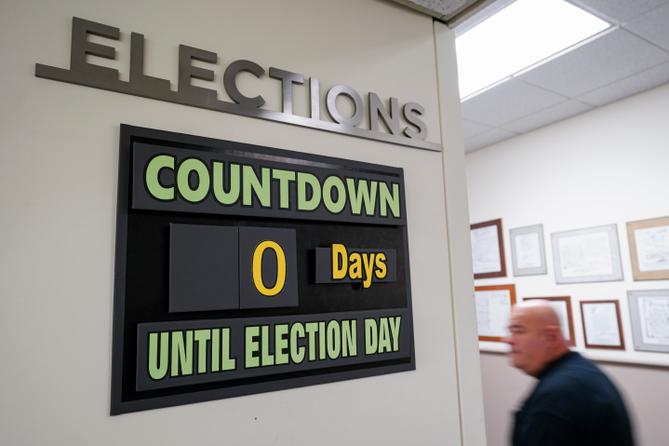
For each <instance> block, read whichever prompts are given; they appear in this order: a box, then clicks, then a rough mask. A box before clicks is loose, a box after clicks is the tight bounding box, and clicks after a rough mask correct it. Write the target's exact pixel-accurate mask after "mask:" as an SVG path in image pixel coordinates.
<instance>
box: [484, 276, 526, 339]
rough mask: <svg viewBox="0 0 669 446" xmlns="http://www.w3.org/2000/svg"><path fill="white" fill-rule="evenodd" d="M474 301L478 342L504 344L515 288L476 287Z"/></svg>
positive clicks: (502, 286)
mask: <svg viewBox="0 0 669 446" xmlns="http://www.w3.org/2000/svg"><path fill="white" fill-rule="evenodd" d="M474 299H475V301H476V320H477V331H478V333H479V341H492V342H504V338H505V337H507V336H508V326H509V320H510V317H511V307H513V306H514V305H515V304H516V286H515V285H514V284H508V285H486V286H477V287H475V288H474ZM484 302H485V303H486V304H487V305H484ZM502 312H503V313H502ZM481 332H483V333H484V334H481Z"/></svg>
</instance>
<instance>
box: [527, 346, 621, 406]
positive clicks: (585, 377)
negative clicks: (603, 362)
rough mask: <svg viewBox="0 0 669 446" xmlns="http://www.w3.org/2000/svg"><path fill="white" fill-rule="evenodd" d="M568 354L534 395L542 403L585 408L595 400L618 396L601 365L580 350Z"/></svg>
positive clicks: (539, 384) (545, 377)
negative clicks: (580, 353) (583, 355)
mask: <svg viewBox="0 0 669 446" xmlns="http://www.w3.org/2000/svg"><path fill="white" fill-rule="evenodd" d="M568 355H569V357H567V358H566V360H565V361H563V362H562V363H561V364H559V366H558V367H556V368H555V369H554V370H551V372H550V373H549V374H547V375H546V376H544V377H542V379H541V380H540V382H539V383H538V384H537V387H536V388H535V392H534V395H533V396H534V398H533V399H534V401H535V402H536V403H537V404H538V405H539V406H542V405H547V406H549V407H553V408H557V407H562V408H565V409H566V408H570V407H580V408H581V409H584V408H585V407H587V406H588V405H591V404H594V403H596V402H605V401H606V400H609V399H611V398H613V399H616V398H618V394H617V390H615V386H613V384H612V382H611V381H610V380H609V378H608V377H607V376H606V374H604V372H602V371H601V370H600V369H599V367H597V366H596V365H595V364H594V363H593V362H592V361H590V360H588V359H586V358H583V357H582V356H581V355H579V354H578V353H575V352H571V353H569V354H568Z"/></svg>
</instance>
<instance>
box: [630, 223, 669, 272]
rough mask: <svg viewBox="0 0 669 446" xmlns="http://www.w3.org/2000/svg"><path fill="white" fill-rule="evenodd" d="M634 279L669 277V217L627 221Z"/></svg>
mask: <svg viewBox="0 0 669 446" xmlns="http://www.w3.org/2000/svg"><path fill="white" fill-rule="evenodd" d="M627 239H628V241H629V247H630V259H631V260H632V275H633V276H634V280H663V279H669V217H661V218H652V219H649V220H639V221H631V222H629V223H627Z"/></svg>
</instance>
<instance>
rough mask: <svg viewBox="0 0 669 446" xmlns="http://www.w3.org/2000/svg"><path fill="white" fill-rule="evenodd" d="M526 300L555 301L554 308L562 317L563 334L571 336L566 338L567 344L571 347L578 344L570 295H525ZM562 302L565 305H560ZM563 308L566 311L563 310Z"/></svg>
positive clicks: (524, 299)
mask: <svg viewBox="0 0 669 446" xmlns="http://www.w3.org/2000/svg"><path fill="white" fill-rule="evenodd" d="M526 300H547V301H549V302H554V303H555V304H554V305H553V308H555V311H556V312H557V313H558V317H559V318H560V325H561V328H562V334H563V335H568V336H569V337H568V339H565V340H566V341H567V344H568V345H569V346H570V347H575V346H576V337H575V332H574V317H573V314H572V311H571V297H570V296H550V297H523V301H526ZM561 302H563V303H564V307H562V306H561V305H560V303H561ZM563 309H564V311H562V310H563ZM565 313H566V314H565ZM565 316H566V317H565ZM565 329H566V330H565ZM565 337H566V336H565Z"/></svg>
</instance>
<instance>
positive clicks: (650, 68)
mask: <svg viewBox="0 0 669 446" xmlns="http://www.w3.org/2000/svg"><path fill="white" fill-rule="evenodd" d="M396 1H397V0H396ZM566 1H568V2H569V3H572V4H574V5H576V6H578V7H581V8H582V9H585V10H587V11H589V12H591V13H592V14H594V15H596V16H598V17H600V18H602V19H604V20H606V21H607V22H609V23H611V24H612V25H613V26H612V27H611V28H610V29H608V30H606V31H604V32H602V33H600V34H599V35H597V36H595V37H594V38H591V39H589V40H587V41H585V42H583V43H581V44H579V45H577V46H576V48H574V49H572V50H571V51H568V52H565V53H564V54H562V55H560V56H558V57H554V58H549V60H547V61H545V62H543V63H541V64H539V65H538V66H536V67H535V68H533V69H531V70H528V71H525V72H521V73H519V74H518V75H515V76H512V77H510V78H507V79H505V80H504V81H502V82H499V83H498V84H496V85H495V86H493V87H492V88H489V89H488V90H485V91H483V92H482V93H480V94H478V95H475V96H473V97H471V98H469V99H467V100H466V101H464V102H463V103H462V116H463V128H464V136H465V150H466V151H467V152H471V151H474V150H477V149H480V148H483V147H486V146H488V145H490V144H494V143H496V142H499V141H502V140H505V139H508V138H511V137H514V136H516V135H519V134H522V133H526V132H529V131H531V130H533V129H536V128H539V127H543V126H545V125H548V124H551V123H554V122H557V121H560V120H562V119H565V118H569V117H571V116H575V115H578V114H579V113H583V112H586V111H589V110H593V109H595V108H597V107H601V106H603V105H606V104H608V103H610V102H613V101H617V100H619V99H622V98H625V97H627V96H631V95H634V94H636V93H640V92H642V91H644V90H647V89H650V88H654V87H657V86H659V85H662V84H665V83H667V82H669V0H566ZM407 2H408V3H420V4H421V7H423V8H424V7H426V5H427V4H439V5H441V8H440V9H439V11H438V12H435V13H432V14H430V15H432V16H433V17H437V16H436V14H441V12H443V11H446V10H448V11H451V15H449V16H448V17H446V18H444V17H445V15H441V16H440V17H438V18H440V19H442V20H443V21H445V22H446V23H447V24H448V25H450V26H452V27H454V28H455V31H456V33H458V32H460V33H461V32H463V30H465V29H467V28H469V27H471V26H472V22H474V23H475V22H480V21H481V19H482V17H486V16H489V15H490V14H491V13H492V12H491V11H495V10H498V9H499V8H500V6H505V5H506V4H508V3H510V1H509V0H496V1H492V2H491V1H487V2H486V1H484V2H481V1H469V2H467V1H457V0H454V1H449V0H442V1H413V0H404V1H402V2H401V3H405V4H406V3H407ZM465 3H466V5H463V4H465ZM449 5H450V8H451V9H448V6H449ZM458 8H459V9H458ZM456 9H457V11H456V12H454V11H455V10H456ZM423 12H425V11H423ZM566 26H568V24H566Z"/></svg>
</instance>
